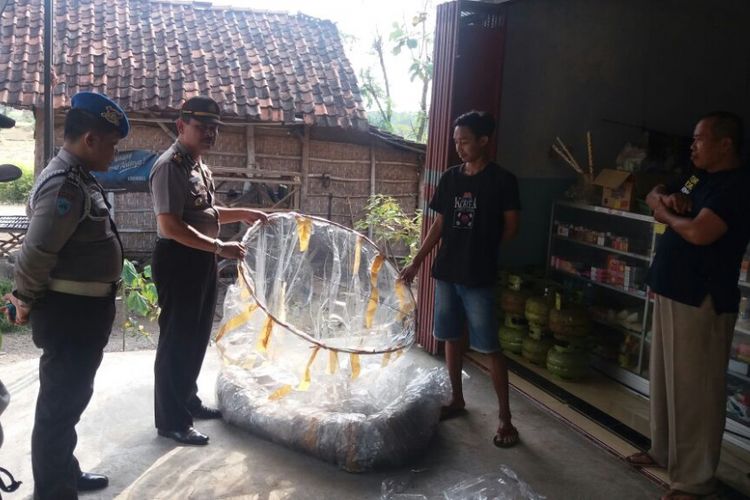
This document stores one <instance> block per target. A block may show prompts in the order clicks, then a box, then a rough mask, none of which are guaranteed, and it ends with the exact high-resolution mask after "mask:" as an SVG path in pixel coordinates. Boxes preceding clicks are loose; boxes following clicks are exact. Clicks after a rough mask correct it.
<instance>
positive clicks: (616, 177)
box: [594, 168, 635, 210]
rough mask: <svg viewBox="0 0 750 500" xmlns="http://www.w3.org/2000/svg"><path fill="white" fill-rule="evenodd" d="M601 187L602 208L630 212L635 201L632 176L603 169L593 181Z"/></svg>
mask: <svg viewBox="0 0 750 500" xmlns="http://www.w3.org/2000/svg"><path fill="white" fill-rule="evenodd" d="M594 184H595V185H596V186H601V187H602V206H604V207H608V208H614V209H617V210H630V209H631V208H633V203H634V200H635V181H634V179H633V174H631V173H630V172H624V171H622V170H612V169H609V168H605V169H604V170H602V171H601V172H599V175H597V176H596V179H594Z"/></svg>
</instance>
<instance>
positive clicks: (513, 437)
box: [492, 427, 520, 448]
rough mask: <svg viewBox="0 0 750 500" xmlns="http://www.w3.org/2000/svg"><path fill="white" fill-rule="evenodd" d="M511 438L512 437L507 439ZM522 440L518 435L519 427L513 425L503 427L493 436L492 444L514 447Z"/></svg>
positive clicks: (499, 446)
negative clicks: (507, 427)
mask: <svg viewBox="0 0 750 500" xmlns="http://www.w3.org/2000/svg"><path fill="white" fill-rule="evenodd" d="M507 438H510V439H507ZM519 441H520V438H519V437H518V429H516V428H515V427H511V428H510V429H504V430H503V429H501V430H499V431H498V432H497V434H495V436H494V437H493V438H492V444H494V445H495V446H497V447H498V448H512V447H513V446H515V445H517V444H518V443H519Z"/></svg>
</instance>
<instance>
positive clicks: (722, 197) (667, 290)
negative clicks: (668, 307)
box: [648, 168, 750, 314]
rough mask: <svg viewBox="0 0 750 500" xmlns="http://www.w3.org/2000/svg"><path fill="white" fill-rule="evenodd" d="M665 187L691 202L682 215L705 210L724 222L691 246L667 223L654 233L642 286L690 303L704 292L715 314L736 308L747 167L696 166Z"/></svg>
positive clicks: (746, 232)
mask: <svg viewBox="0 0 750 500" xmlns="http://www.w3.org/2000/svg"><path fill="white" fill-rule="evenodd" d="M667 191H668V192H669V193H674V192H677V191H679V192H682V193H683V194H686V195H688V196H689V197H690V200H691V201H692V204H693V206H692V210H691V211H690V213H688V214H686V216H688V217H695V216H697V215H698V213H699V212H700V211H701V210H702V209H703V208H708V209H711V210H712V211H713V212H714V213H715V214H716V215H718V216H719V217H720V218H721V219H722V220H723V221H724V223H725V224H726V225H727V232H726V233H724V235H723V236H721V237H720V238H719V239H718V240H716V241H715V242H713V243H711V244H710V245H694V244H692V243H689V242H688V241H687V240H685V239H684V238H682V236H680V235H679V234H677V232H675V231H674V230H672V229H671V228H667V230H666V231H665V232H664V234H663V235H662V236H661V237H660V238H659V242H658V244H657V247H656V255H655V256H654V262H653V263H652V264H651V268H650V269H649V273H648V285H649V286H650V287H651V289H652V290H653V291H654V292H656V293H658V294H659V295H663V296H665V297H667V298H670V299H672V300H676V301H678V302H682V303H683V304H688V305H691V306H695V307H698V306H700V305H701V303H702V302H703V299H705V297H706V295H707V294H710V295H711V298H712V299H713V303H714V309H715V310H716V312H717V313H719V314H721V313H736V312H737V309H738V305H739V301H740V292H739V289H738V287H737V280H738V278H739V271H740V262H741V261H742V256H743V254H744V253H745V249H746V248H747V244H748V240H750V194H749V193H750V172H748V170H747V169H745V168H738V169H733V170H724V171H721V172H715V173H707V172H705V171H698V170H697V171H696V172H695V173H693V174H692V175H690V176H688V177H687V179H685V180H683V181H682V182H680V183H675V184H673V185H671V186H667Z"/></svg>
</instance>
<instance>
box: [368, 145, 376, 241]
mask: <svg viewBox="0 0 750 500" xmlns="http://www.w3.org/2000/svg"><path fill="white" fill-rule="evenodd" d="M375 177H376V176H375V146H374V145H373V144H372V137H370V196H375V194H376V188H375ZM372 233H373V231H372V226H369V227H368V228H367V237H368V238H370V239H372Z"/></svg>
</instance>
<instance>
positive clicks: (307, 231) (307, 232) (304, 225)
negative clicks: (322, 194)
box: [297, 216, 313, 252]
mask: <svg viewBox="0 0 750 500" xmlns="http://www.w3.org/2000/svg"><path fill="white" fill-rule="evenodd" d="M312 230H313V223H312V219H308V218H307V217H302V216H298V217H297V237H298V238H299V251H300V252H306V251H307V246H308V245H309V244H310V236H311V235H312Z"/></svg>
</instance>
